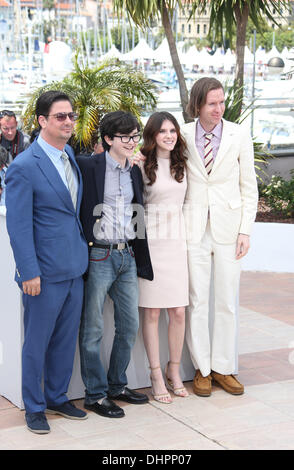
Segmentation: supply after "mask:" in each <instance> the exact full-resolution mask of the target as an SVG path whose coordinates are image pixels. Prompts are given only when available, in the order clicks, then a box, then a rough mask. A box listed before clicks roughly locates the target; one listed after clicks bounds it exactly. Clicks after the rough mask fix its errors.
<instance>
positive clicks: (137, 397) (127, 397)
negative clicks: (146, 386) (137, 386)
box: [108, 387, 149, 405]
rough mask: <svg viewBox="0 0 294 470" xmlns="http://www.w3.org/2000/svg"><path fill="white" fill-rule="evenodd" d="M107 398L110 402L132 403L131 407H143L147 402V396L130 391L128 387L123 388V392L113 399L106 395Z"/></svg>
mask: <svg viewBox="0 0 294 470" xmlns="http://www.w3.org/2000/svg"><path fill="white" fill-rule="evenodd" d="M108 397H109V398H111V400H120V401H126V402H127V403H132V404H133V405H143V404H144V403H148V401H149V398H148V397H147V395H145V394H144V393H138V392H135V391H134V390H130V389H129V388H128V387H125V388H124V390H123V392H121V393H120V394H119V395H116V396H115V397H114V396H112V395H108Z"/></svg>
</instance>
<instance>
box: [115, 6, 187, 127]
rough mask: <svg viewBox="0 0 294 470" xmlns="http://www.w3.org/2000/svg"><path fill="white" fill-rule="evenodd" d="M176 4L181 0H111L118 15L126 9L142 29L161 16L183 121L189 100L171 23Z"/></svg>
mask: <svg viewBox="0 0 294 470" xmlns="http://www.w3.org/2000/svg"><path fill="white" fill-rule="evenodd" d="M177 4H178V5H179V6H181V4H182V2H181V1H180V0H146V1H145V0H139V1H138V0H113V5H114V8H115V10H116V11H117V13H118V15H120V14H121V13H122V12H123V11H127V12H128V15H129V16H130V17H131V18H132V20H133V21H134V23H135V24H136V25H137V26H139V27H140V28H142V29H144V28H148V27H150V26H152V23H153V21H154V20H157V19H158V18H160V17H161V21H162V26H163V28H164V31H165V35H166V38H167V41H168V45H169V50H170V56H171V59H172V63H173V66H174V69H175V72H176V75H177V79H178V83H179V91H180V99H181V105H182V108H183V117H184V120H185V122H188V121H189V120H190V118H189V116H188V114H187V113H186V107H187V104H188V101H189V96H188V89H187V85H186V82H185V77H184V72H183V69H182V65H181V63H180V59H179V55H178V51H177V46H176V42H175V38H174V34H173V30H172V25H171V18H172V16H173V14H174V12H175V8H176V6H177Z"/></svg>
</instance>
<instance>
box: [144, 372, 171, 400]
mask: <svg viewBox="0 0 294 470" xmlns="http://www.w3.org/2000/svg"><path fill="white" fill-rule="evenodd" d="M149 369H150V370H151V374H152V371H153V370H155V369H160V366H157V367H149ZM151 374H150V380H151V385H152V386H151V393H152V395H153V398H154V400H156V401H158V402H159V403H164V404H165V405H169V404H170V403H172V401H173V399H172V397H171V396H170V393H168V392H167V393H160V394H155V393H154V389H153V380H152V376H151Z"/></svg>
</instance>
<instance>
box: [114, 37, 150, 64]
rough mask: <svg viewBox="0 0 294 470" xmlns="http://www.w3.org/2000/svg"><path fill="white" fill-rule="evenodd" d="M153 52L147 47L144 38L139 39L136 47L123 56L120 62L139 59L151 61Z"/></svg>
mask: <svg viewBox="0 0 294 470" xmlns="http://www.w3.org/2000/svg"><path fill="white" fill-rule="evenodd" d="M153 58H154V50H153V49H152V48H151V47H150V46H148V44H147V42H146V40H145V39H144V38H142V39H140V41H139V42H138V44H137V45H136V47H134V49H132V50H131V51H130V52H127V53H126V54H123V55H122V56H121V60H136V59H137V60H139V59H153Z"/></svg>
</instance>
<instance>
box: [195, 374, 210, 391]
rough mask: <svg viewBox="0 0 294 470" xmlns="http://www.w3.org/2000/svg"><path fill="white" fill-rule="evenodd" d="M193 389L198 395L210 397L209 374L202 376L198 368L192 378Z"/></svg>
mask: <svg viewBox="0 0 294 470" xmlns="http://www.w3.org/2000/svg"><path fill="white" fill-rule="evenodd" d="M193 390H194V393H195V394H196V395H198V396H199V397H210V395H211V375H207V376H206V377H203V375H202V374H201V372H200V370H199V369H198V370H197V371H196V374H195V377H194V380H193Z"/></svg>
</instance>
